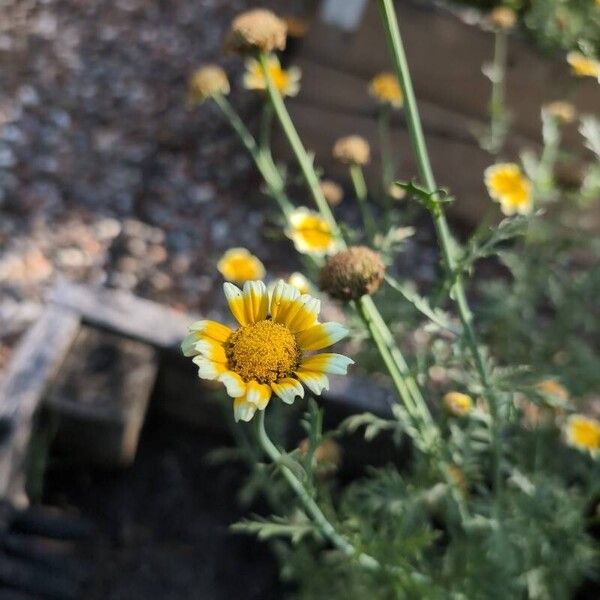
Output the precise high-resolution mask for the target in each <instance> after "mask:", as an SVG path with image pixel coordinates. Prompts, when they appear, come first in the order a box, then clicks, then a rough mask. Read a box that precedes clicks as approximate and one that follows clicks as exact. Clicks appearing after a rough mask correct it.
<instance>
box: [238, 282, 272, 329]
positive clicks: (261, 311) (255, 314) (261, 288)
mask: <svg viewBox="0 0 600 600" xmlns="http://www.w3.org/2000/svg"><path fill="white" fill-rule="evenodd" d="M242 297H243V299H244V313H245V315H246V322H247V323H249V324H252V323H256V322H257V321H264V319H265V318H266V316H267V311H268V310H269V296H268V294H267V288H266V286H265V284H264V283H263V282H262V281H246V283H245V284H244V291H243V292H242Z"/></svg>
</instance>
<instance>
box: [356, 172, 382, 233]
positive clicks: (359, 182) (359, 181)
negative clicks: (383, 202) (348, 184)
mask: <svg viewBox="0 0 600 600" xmlns="http://www.w3.org/2000/svg"><path fill="white" fill-rule="evenodd" d="M350 178H351V179H352V185H354V191H355V193H356V199H357V200H358V207H359V209H360V214H361V218H362V222H363V225H364V227H365V230H366V232H367V237H368V238H369V240H370V241H371V242H372V241H373V240H374V239H375V234H376V233H377V225H376V223H375V218H374V217H373V213H372V212H371V209H370V207H369V204H368V197H367V182H366V181H365V175H364V173H363V170H362V167H361V166H360V165H350Z"/></svg>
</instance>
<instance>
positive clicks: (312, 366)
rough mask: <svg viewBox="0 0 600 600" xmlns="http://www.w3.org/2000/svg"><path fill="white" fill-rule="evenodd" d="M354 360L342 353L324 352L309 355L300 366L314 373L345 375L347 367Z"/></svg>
mask: <svg viewBox="0 0 600 600" xmlns="http://www.w3.org/2000/svg"><path fill="white" fill-rule="evenodd" d="M353 364H354V361H353V360H352V359H351V358H348V357H347V356H344V355H343V354H335V353H333V352H329V353H328V352H325V353H323V354H315V355H314V356H309V357H308V358H306V359H305V360H303V361H302V363H301V364H300V368H301V369H304V370H305V371H313V372H315V373H331V374H332V375H345V374H346V373H347V371H348V367H349V366H350V365H353Z"/></svg>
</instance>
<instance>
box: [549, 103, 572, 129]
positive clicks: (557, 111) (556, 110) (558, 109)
mask: <svg viewBox="0 0 600 600" xmlns="http://www.w3.org/2000/svg"><path fill="white" fill-rule="evenodd" d="M543 110H544V111H545V112H546V113H547V114H549V115H550V116H551V117H553V118H554V119H556V120H557V121H559V122H560V123H563V124H567V123H572V122H573V121H574V120H575V117H576V116H577V111H576V110H575V107H574V106H573V105H572V104H571V103H570V102H565V101H564V100H556V101H555V102H549V103H548V104H545V105H544V107H543Z"/></svg>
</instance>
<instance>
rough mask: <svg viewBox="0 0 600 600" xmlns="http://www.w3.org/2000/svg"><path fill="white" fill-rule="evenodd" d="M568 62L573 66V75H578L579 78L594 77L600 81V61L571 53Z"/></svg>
mask: <svg viewBox="0 0 600 600" xmlns="http://www.w3.org/2000/svg"><path fill="white" fill-rule="evenodd" d="M567 62H568V63H569V65H571V72H572V73H573V75H577V77H594V78H595V79H597V80H598V81H600V61H597V60H596V59H594V58H591V57H589V56H586V55H585V54H582V53H581V52H569V53H568V54H567Z"/></svg>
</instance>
